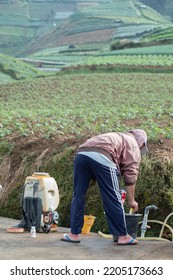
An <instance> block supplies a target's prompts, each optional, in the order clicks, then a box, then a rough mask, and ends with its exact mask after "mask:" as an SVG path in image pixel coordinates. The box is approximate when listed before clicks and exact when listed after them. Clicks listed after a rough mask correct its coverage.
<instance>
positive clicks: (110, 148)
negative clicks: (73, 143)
mask: <svg viewBox="0 0 173 280" xmlns="http://www.w3.org/2000/svg"><path fill="white" fill-rule="evenodd" d="M92 147H95V148H102V149H104V150H106V151H107V152H108V153H109V154H111V156H112V159H113V161H114V162H115V164H116V166H117V168H118V169H119V171H120V174H121V175H122V176H123V177H124V181H125V184H126V185H133V184H135V183H136V181H137V178H138V171H139V164H140V161H141V153H140V149H139V147H138V144H137V142H136V140H135V138H134V136H133V135H132V134H130V133H116V132H110V133H105V134H101V135H96V136H94V137H92V138H90V139H88V140H87V141H86V142H85V143H84V144H82V145H80V146H79V149H80V148H92Z"/></svg>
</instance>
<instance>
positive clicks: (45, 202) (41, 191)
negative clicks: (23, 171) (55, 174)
mask: <svg viewBox="0 0 173 280" xmlns="http://www.w3.org/2000/svg"><path fill="white" fill-rule="evenodd" d="M25 197H39V198H40V199H41V200H42V206H43V211H44V212H49V211H54V210H56V208H57V207H58V205H59V191H58V185H57V183H56V181H55V179H54V178H52V177H51V176H50V175H49V173H43V172H35V173H33V174H32V176H28V177H26V180H25V192H24V198H25Z"/></svg>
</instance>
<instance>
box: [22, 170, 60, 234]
mask: <svg viewBox="0 0 173 280" xmlns="http://www.w3.org/2000/svg"><path fill="white" fill-rule="evenodd" d="M58 205H59V191H58V185H57V183H56V181H55V179H54V178H52V177H51V176H50V175H49V173H41V172H35V173H33V174H32V176H28V177H26V180H25V184H24V187H23V199H22V212H23V217H22V221H21V222H20V224H19V225H18V227H22V228H24V229H25V230H30V229H31V227H32V226H35V228H36V230H37V232H47V233H48V232H49V231H50V230H51V229H53V228H55V229H56V227H57V224H58V218H59V215H58V213H57V212H56V211H55V210H56V209H57V207H58Z"/></svg>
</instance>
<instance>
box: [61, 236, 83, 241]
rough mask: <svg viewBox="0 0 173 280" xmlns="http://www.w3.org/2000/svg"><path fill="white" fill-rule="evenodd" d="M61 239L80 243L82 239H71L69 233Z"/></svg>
mask: <svg viewBox="0 0 173 280" xmlns="http://www.w3.org/2000/svg"><path fill="white" fill-rule="evenodd" d="M61 241H65V242H70V243H80V240H75V239H71V238H70V237H69V235H68V234H64V237H63V238H61Z"/></svg>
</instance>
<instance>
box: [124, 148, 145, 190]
mask: <svg viewBox="0 0 173 280" xmlns="http://www.w3.org/2000/svg"><path fill="white" fill-rule="evenodd" d="M140 161H141V154H140V149H139V148H138V146H137V145H135V144H134V143H131V144H128V145H125V147H124V149H123V151H122V154H121V161H120V170H121V175H122V176H123V178H124V182H125V184H126V186H128V185H133V184H135V183H136V181H137V178H138V172H139V164H140Z"/></svg>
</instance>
